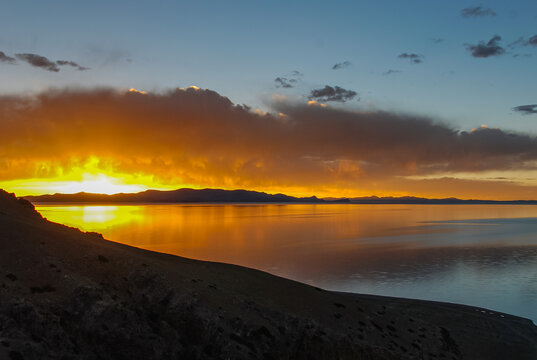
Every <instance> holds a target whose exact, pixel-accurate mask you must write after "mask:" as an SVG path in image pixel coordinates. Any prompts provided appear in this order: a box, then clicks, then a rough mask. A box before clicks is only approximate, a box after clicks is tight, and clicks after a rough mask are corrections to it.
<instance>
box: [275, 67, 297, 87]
mask: <svg viewBox="0 0 537 360" xmlns="http://www.w3.org/2000/svg"><path fill="white" fill-rule="evenodd" d="M302 76H304V74H302V73H301V72H300V71H298V70H293V71H291V72H290V73H288V74H286V75H284V76H278V77H277V78H276V79H274V82H275V83H276V87H277V88H284V89H291V88H294V87H295V85H296V84H297V83H298V80H299V79H298V78H301V77H302Z"/></svg>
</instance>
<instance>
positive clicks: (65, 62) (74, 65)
mask: <svg viewBox="0 0 537 360" xmlns="http://www.w3.org/2000/svg"><path fill="white" fill-rule="evenodd" d="M56 64H58V65H60V66H64V65H69V66H72V67H74V68H76V69H77V70H79V71H85V70H89V68H88V67H85V66H80V65H78V64H77V63H76V62H74V61H67V60H56Z"/></svg>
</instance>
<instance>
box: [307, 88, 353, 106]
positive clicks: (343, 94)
mask: <svg viewBox="0 0 537 360" xmlns="http://www.w3.org/2000/svg"><path fill="white" fill-rule="evenodd" d="M356 95H358V93H357V92H356V91H353V90H347V89H343V88H341V87H339V86H334V87H332V86H329V85H326V86H325V87H324V88H321V89H313V90H311V93H310V96H309V97H308V98H309V99H310V100H315V101H320V102H328V101H337V102H346V101H349V100H352V99H354V98H355V97H356ZM358 100H359V99H358Z"/></svg>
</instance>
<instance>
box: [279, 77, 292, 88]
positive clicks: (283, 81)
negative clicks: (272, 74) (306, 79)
mask: <svg viewBox="0 0 537 360" xmlns="http://www.w3.org/2000/svg"><path fill="white" fill-rule="evenodd" d="M274 82H275V83H276V87H277V88H284V89H291V88H293V87H294V84H296V82H297V80H296V79H288V78H285V77H277V78H276V79H274Z"/></svg>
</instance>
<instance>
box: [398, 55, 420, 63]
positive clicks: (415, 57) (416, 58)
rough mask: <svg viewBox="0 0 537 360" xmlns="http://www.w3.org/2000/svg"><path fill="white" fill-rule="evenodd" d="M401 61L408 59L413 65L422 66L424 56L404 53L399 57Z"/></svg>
mask: <svg viewBox="0 0 537 360" xmlns="http://www.w3.org/2000/svg"><path fill="white" fill-rule="evenodd" d="M397 57H398V58H399V59H408V60H410V62H411V63H412V64H420V63H422V62H423V60H424V58H425V57H424V56H423V55H420V54H414V53H402V54H399V56H397Z"/></svg>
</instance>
